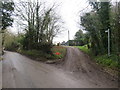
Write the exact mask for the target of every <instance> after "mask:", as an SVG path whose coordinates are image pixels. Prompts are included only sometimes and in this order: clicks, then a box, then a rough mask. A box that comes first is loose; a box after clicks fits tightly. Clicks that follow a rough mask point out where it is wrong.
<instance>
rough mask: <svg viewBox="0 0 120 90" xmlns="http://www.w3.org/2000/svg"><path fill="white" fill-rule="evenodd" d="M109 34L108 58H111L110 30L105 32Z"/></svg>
mask: <svg viewBox="0 0 120 90" xmlns="http://www.w3.org/2000/svg"><path fill="white" fill-rule="evenodd" d="M105 32H107V33H108V56H110V30H109V29H108V30H107V31H105Z"/></svg>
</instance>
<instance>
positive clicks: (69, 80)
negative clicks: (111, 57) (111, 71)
mask: <svg viewBox="0 0 120 90" xmlns="http://www.w3.org/2000/svg"><path fill="white" fill-rule="evenodd" d="M2 64H3V65H2V66H3V67H2V69H3V72H2V76H3V77H2V79H3V81H2V85H3V86H2V87H3V88H105V87H106V88H110V87H112V88H115V87H118V82H117V81H115V80H113V78H112V77H110V76H109V75H107V74H106V73H103V72H101V71H100V70H99V68H97V66H96V65H95V64H93V63H92V62H91V61H90V59H89V57H87V56H86V55H85V54H83V53H82V52H80V51H79V50H78V49H76V48H72V47H69V48H68V50H67V55H66V58H65V61H64V62H62V64H59V65H58V66H61V67H62V68H60V69H58V68H56V67H54V66H52V65H49V64H44V63H41V62H38V61H34V60H31V59H29V58H27V57H25V56H23V55H20V54H18V53H14V52H5V55H4V60H3V62H2Z"/></svg>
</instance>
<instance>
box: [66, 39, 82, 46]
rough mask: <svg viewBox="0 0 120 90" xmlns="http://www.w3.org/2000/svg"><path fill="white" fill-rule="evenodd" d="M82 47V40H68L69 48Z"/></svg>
mask: <svg viewBox="0 0 120 90" xmlns="http://www.w3.org/2000/svg"><path fill="white" fill-rule="evenodd" d="M67 43H68V42H67ZM83 45H84V43H83V41H82V40H69V46H83Z"/></svg>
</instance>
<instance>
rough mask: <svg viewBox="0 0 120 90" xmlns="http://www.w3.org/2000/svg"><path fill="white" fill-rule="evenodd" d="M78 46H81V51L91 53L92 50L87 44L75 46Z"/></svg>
mask: <svg viewBox="0 0 120 90" xmlns="http://www.w3.org/2000/svg"><path fill="white" fill-rule="evenodd" d="M75 47H76V48H79V49H80V50H81V51H83V52H85V53H87V54H89V53H90V50H89V49H88V47H87V45H84V46H75Z"/></svg>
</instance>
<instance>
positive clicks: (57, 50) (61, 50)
mask: <svg viewBox="0 0 120 90" xmlns="http://www.w3.org/2000/svg"><path fill="white" fill-rule="evenodd" d="M51 51H52V53H53V54H47V53H44V52H42V51H40V50H39V51H38V50H20V51H18V52H19V53H21V54H24V55H27V56H30V57H32V58H41V57H42V58H45V59H61V58H63V57H64V56H65V54H66V48H65V47H62V46H54V47H52V48H51ZM56 53H60V55H56Z"/></svg>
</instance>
